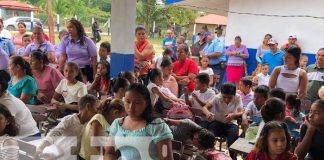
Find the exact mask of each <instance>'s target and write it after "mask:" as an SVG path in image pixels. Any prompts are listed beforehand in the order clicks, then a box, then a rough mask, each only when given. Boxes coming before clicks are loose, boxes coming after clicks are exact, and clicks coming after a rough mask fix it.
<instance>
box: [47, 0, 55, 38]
mask: <svg viewBox="0 0 324 160" xmlns="http://www.w3.org/2000/svg"><path fill="white" fill-rule="evenodd" d="M46 5H47V16H48V30H49V40H50V42H51V43H52V44H55V35H54V27H55V26H54V19H53V12H52V0H47V4H46Z"/></svg>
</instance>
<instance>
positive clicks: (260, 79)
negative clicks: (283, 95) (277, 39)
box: [253, 64, 270, 86]
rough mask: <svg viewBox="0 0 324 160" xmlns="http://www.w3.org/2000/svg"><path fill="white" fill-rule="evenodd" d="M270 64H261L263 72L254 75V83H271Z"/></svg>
mask: <svg viewBox="0 0 324 160" xmlns="http://www.w3.org/2000/svg"><path fill="white" fill-rule="evenodd" d="M269 79H270V75H269V66H268V65H267V64H262V66H261V73H259V74H257V75H256V76H255V77H253V83H255V84H258V86H259V85H266V86H268V84H269Z"/></svg>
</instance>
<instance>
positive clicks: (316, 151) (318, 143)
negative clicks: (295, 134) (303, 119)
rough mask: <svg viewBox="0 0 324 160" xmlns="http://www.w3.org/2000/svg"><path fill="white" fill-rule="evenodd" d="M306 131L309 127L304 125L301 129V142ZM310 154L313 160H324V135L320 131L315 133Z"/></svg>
mask: <svg viewBox="0 0 324 160" xmlns="http://www.w3.org/2000/svg"><path fill="white" fill-rule="evenodd" d="M306 131H307V126H306V125H302V127H301V129H300V141H302V140H303V138H304V136H305V134H306ZM308 153H309V156H310V157H311V158H312V159H313V160H324V133H322V132H320V131H318V130H316V131H315V133H314V135H313V138H312V142H311V145H310V147H309V151H308Z"/></svg>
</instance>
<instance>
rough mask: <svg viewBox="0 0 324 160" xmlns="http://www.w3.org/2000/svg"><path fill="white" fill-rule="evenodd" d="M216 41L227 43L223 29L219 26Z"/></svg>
mask: <svg viewBox="0 0 324 160" xmlns="http://www.w3.org/2000/svg"><path fill="white" fill-rule="evenodd" d="M214 41H218V42H220V43H223V44H224V45H225V37H224V36H223V29H221V28H217V32H216V34H215V38H214Z"/></svg>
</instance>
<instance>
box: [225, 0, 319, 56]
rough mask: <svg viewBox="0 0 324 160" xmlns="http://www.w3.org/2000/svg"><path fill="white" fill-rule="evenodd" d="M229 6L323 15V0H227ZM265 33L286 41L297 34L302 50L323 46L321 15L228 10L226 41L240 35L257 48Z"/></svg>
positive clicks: (251, 46) (228, 41) (248, 9)
mask: <svg viewBox="0 0 324 160" xmlns="http://www.w3.org/2000/svg"><path fill="white" fill-rule="evenodd" d="M229 1H230V2H229V10H230V11H237V12H250V13H251V12H252V13H261V14H277V15H312V16H319V17H324V0H298V1H296V0H229ZM266 33H270V34H272V35H273V37H274V38H275V39H276V40H277V41H278V43H279V46H281V45H282V44H284V43H286V42H287V39H288V36H289V35H290V34H296V35H297V38H298V43H299V44H300V45H301V47H302V50H303V52H304V53H316V51H317V50H318V49H319V48H321V47H324V19H314V18H283V17H265V16H253V15H242V14H234V13H229V14H228V24H227V29H226V45H230V44H233V42H234V37H235V36H236V35H240V36H241V37H242V40H243V44H245V45H247V47H248V48H257V47H258V46H259V45H260V44H261V43H262V40H263V37H264V35H265V34H266Z"/></svg>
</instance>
